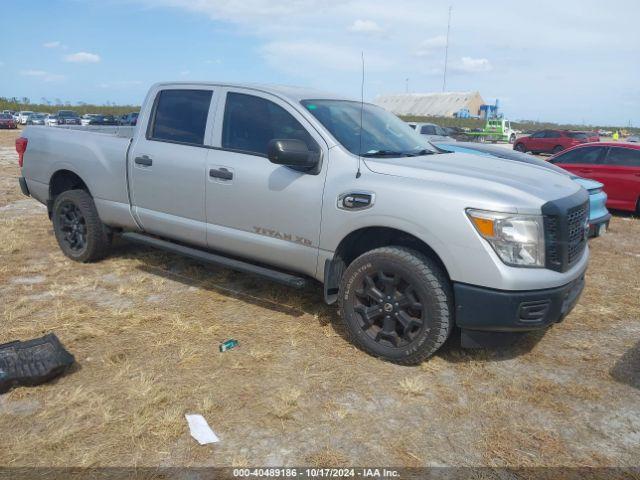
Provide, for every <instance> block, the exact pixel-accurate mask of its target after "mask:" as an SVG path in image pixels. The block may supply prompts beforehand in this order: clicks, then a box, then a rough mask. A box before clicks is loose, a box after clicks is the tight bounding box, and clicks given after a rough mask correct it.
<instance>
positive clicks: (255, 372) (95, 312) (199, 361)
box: [0, 131, 640, 466]
mask: <svg viewBox="0 0 640 480" xmlns="http://www.w3.org/2000/svg"><path fill="white" fill-rule="evenodd" d="M14 138H15V133H13V132H5V131H2V132H0V239H1V241H0V315H1V317H0V318H1V319H2V320H1V322H2V328H1V329H0V342H4V341H10V340H14V339H28V338H32V337H36V336H40V335H42V334H44V333H46V332H55V333H56V334H57V335H58V336H59V337H60V339H61V340H62V342H63V343H64V344H65V345H66V346H67V348H68V349H69V350H70V351H71V352H72V353H73V354H74V355H75V357H76V359H77V362H78V368H77V369H76V370H75V371H74V372H72V373H70V374H69V375H67V376H65V377H63V378H60V379H59V380H57V381H55V382H52V383H49V384H46V385H43V386H39V387H35V388H18V389H14V390H12V391H11V392H10V393H8V394H5V395H2V396H0V438H1V439H2V440H1V442H2V446H1V447H0V465H4V466H25V465H34V464H35V465H42V466H133V465H136V466H173V465H180V466H182V465H191V466H195V465H198V466H200V465H217V466H230V465H238V466H246V465H283V464H284V465H302V464H315V465H325V466H327V465H328V464H333V465H334V466H339V465H344V464H352V465H367V464H376V465H394V466H422V465H427V466H428V465H443V464H446V465H462V466H464V465H489V466H502V465H510V466H533V465H545V466H549V465H553V466H557V465H571V466H578V465H580V466H612V465H619V466H632V465H638V462H639V458H640V375H639V372H640V300H639V299H640V221H639V220H638V219H636V218H632V217H629V216H616V217H614V218H613V221H612V224H611V231H610V232H609V233H608V234H607V235H606V236H604V237H602V238H599V239H595V240H593V241H592V242H591V248H592V260H591V266H590V269H589V272H588V285H587V288H586V291H585V293H584V296H583V297H582V300H581V301H580V303H579V305H578V306H577V308H576V309H575V310H574V312H573V313H572V314H571V315H570V316H569V317H568V318H567V319H566V320H565V322H563V323H562V324H559V325H557V326H556V327H554V328H553V329H551V330H550V331H548V332H547V333H546V334H545V335H532V336H529V337H528V338H526V339H524V340H523V341H522V342H520V343H519V344H518V345H516V346H514V347H512V348H509V349H505V350H502V351H497V352H495V351H494V352H491V351H475V352H474V351H464V350H461V349H460V348H459V347H458V346H457V345H456V342H455V339H454V340H453V341H451V342H450V343H449V344H448V345H447V346H445V348H444V349H443V350H442V351H441V352H440V353H439V354H438V355H436V356H435V357H434V358H432V359H431V360H429V361H427V362H425V363H424V364H422V365H421V366H419V367H412V368H409V367H401V366H397V365H392V364H389V363H385V362H382V361H379V360H377V359H375V358H371V357H369V356H367V355H366V354H364V353H362V352H360V351H358V350H356V349H355V348H354V347H352V346H351V345H350V344H349V343H348V342H347V341H346V340H345V339H344V338H343V336H342V334H341V333H342V332H341V331H340V329H339V328H338V327H337V326H336V322H335V318H336V316H335V312H334V309H333V308H328V307H326V306H324V305H323V303H322V301H321V294H320V290H319V289H318V288H309V289H308V290H306V291H303V292H297V291H293V290H289V289H287V288H284V287H279V286H274V285H273V284H271V283H268V282H266V281H262V280H256V279H253V278H251V277H249V276H246V275H240V274H236V273H233V272H230V271H227V270H222V269H216V268H211V267H203V266H200V265H198V264H197V263H194V262H191V261H188V260H185V259H183V258H180V257H177V256H173V255H168V254H164V253H160V252H157V251H153V250H149V249H145V248H141V247H137V246H131V245H124V244H121V245H118V246H117V248H116V249H115V250H114V252H113V254H112V255H111V256H110V257H109V258H107V259H106V260H104V261H102V262H100V263H97V264H91V265H80V264H77V263H73V262H71V261H70V260H68V259H67V258H66V257H64V256H63V255H62V254H61V253H60V251H59V249H58V247H57V245H56V242H55V239H54V237H53V235H52V232H51V225H50V223H49V222H48V220H47V218H46V212H45V210H44V209H43V208H42V207H41V206H40V205H38V204H37V203H36V202H35V201H34V200H32V199H27V198H25V197H23V196H22V195H21V194H20V192H19V189H18V186H17V179H16V177H17V175H18V168H17V166H16V155H15V152H14V151H13V140H14ZM229 337H233V338H236V339H238V340H239V341H240V347H239V348H237V349H234V350H231V351H228V352H226V353H219V352H218V343H219V341H221V340H223V339H226V338H229ZM185 413H200V414H202V415H204V417H205V418H206V419H207V420H208V421H209V423H210V425H211V426H212V427H213V429H214V431H215V432H216V433H217V434H218V436H219V437H220V439H221V442H220V443H219V444H217V445H212V446H211V445H210V446H199V445H198V444H197V443H196V442H195V441H194V440H193V439H191V437H190V436H189V433H188V428H187V424H186V421H185V419H184V414H185Z"/></svg>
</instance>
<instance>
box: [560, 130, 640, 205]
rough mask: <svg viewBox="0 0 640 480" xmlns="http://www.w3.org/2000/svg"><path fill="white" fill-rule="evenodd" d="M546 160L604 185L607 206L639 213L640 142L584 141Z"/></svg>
mask: <svg viewBox="0 0 640 480" xmlns="http://www.w3.org/2000/svg"><path fill="white" fill-rule="evenodd" d="M549 161H550V162H551V163H554V164H556V165H557V166H559V167H562V168H564V169H565V170H568V171H570V172H571V173H575V174H576V175H578V176H580V177H585V178H591V179H593V180H597V181H598V182H601V183H602V184H604V191H605V192H606V193H607V195H608V196H609V199H608V200H607V207H608V208H613V209H618V210H627V211H631V212H636V213H637V214H638V215H640V144H636V143H623V142H600V143H587V144H584V145H579V146H577V147H574V148H571V149H569V150H567V151H565V152H562V153H559V154H557V155H554V156H553V157H551V158H550V159H549Z"/></svg>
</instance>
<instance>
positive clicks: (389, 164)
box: [365, 153, 580, 203]
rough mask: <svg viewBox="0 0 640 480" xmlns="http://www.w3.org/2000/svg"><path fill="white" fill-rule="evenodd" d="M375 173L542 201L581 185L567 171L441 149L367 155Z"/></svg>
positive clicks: (553, 198)
mask: <svg viewBox="0 0 640 480" xmlns="http://www.w3.org/2000/svg"><path fill="white" fill-rule="evenodd" d="M365 163H366V165H367V167H368V168H369V169H370V170H371V171H372V172H375V173H378V174H382V175H393V176H398V177H405V178H413V179H419V180H425V181H432V182H437V183H440V184H447V183H448V184H451V185H455V186H461V185H468V186H469V188H474V187H475V188H479V189H483V190H492V191H494V192H496V193H498V194H500V193H505V194H510V196H511V197H514V196H515V197H518V196H521V195H522V194H523V193H526V194H529V195H532V196H534V197H537V198H538V199H539V200H541V201H542V202H543V203H544V202H546V201H549V200H555V199H558V198H562V197H566V196H569V195H572V194H573V193H575V192H576V191H578V190H579V189H580V186H579V185H578V184H577V183H576V182H574V181H573V180H572V179H571V177H570V176H569V175H566V174H562V173H557V172H555V171H553V170H550V169H549V168H544V167H542V166H538V165H532V164H527V163H522V162H514V161H512V160H506V159H502V158H497V157H485V156H482V157H481V156H478V155H473V154H468V153H442V154H433V155H425V156H420V157H401V158H367V159H366V160H365Z"/></svg>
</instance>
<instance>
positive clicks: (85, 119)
mask: <svg viewBox="0 0 640 480" xmlns="http://www.w3.org/2000/svg"><path fill="white" fill-rule="evenodd" d="M99 116H100V115H99V114H97V113H85V114H84V115H82V116H81V117H80V124H81V125H84V126H85V127H86V126H87V125H89V122H91V119H93V118H96V117H99Z"/></svg>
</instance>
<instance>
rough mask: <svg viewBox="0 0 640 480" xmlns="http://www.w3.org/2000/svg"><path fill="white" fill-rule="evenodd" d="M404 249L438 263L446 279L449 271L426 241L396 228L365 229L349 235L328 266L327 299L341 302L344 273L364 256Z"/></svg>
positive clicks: (329, 301)
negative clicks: (392, 248)
mask: <svg viewBox="0 0 640 480" xmlns="http://www.w3.org/2000/svg"><path fill="white" fill-rule="evenodd" d="M392 245H393V246H401V247H408V248H412V249H414V250H416V251H418V252H420V253H422V254H424V255H425V256H427V257H428V258H430V259H432V260H433V261H435V262H436V264H437V265H438V266H439V267H440V268H441V269H442V271H443V272H444V274H445V275H446V277H447V278H448V279H449V280H451V276H450V274H449V271H448V269H447V267H446V265H445V263H444V262H443V260H442V258H441V257H440V255H438V253H437V252H436V251H435V250H434V249H433V248H432V247H431V246H430V245H429V244H427V243H426V242H425V241H423V240H421V239H420V238H418V237H417V236H415V235H413V234H411V233H408V232H406V231H404V230H401V229H398V228H393V227H380V226H370V227H362V228H358V229H356V230H353V231H352V232H350V233H348V234H347V235H346V236H345V237H344V238H343V239H342V240H341V241H340V243H339V244H338V247H337V248H336V250H335V253H334V255H333V258H332V259H330V260H326V261H325V265H324V298H325V302H326V303H328V304H333V303H335V302H336V300H337V298H338V289H339V287H340V279H341V277H342V274H343V272H344V271H345V270H346V268H347V267H348V266H349V264H350V263H351V262H353V261H354V260H355V259H356V258H358V257H359V256H360V255H362V254H364V253H366V252H368V251H370V250H373V249H375V248H379V247H385V246H392Z"/></svg>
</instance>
